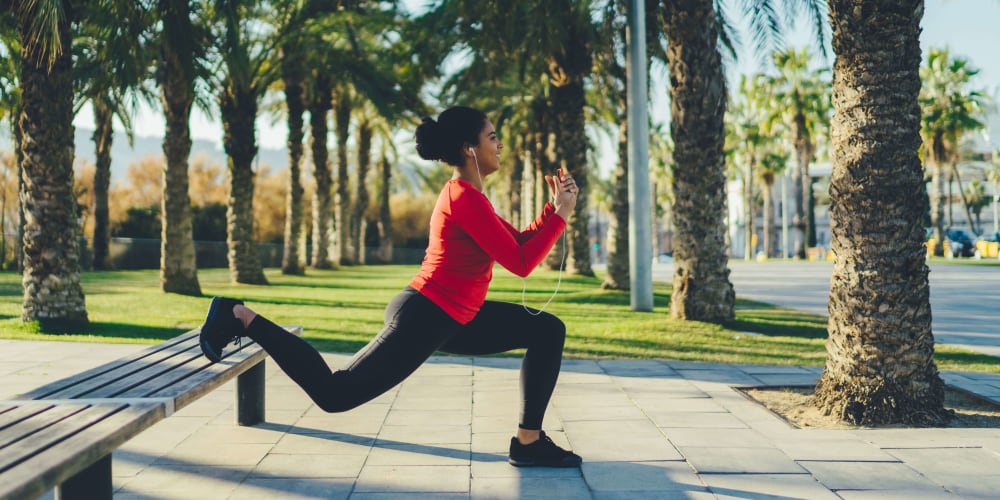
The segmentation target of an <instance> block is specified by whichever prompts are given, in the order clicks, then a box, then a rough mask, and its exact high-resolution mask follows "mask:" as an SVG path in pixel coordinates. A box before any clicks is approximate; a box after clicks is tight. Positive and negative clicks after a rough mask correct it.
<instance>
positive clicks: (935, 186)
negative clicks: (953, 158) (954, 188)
mask: <svg viewBox="0 0 1000 500" xmlns="http://www.w3.org/2000/svg"><path fill="white" fill-rule="evenodd" d="M945 155H946V152H945V145H944V137H942V134H941V133H940V132H939V133H937V134H935V135H934V138H933V139H932V140H931V144H930V150H929V151H928V156H929V157H928V158H927V163H929V164H930V165H931V193H930V204H931V226H933V227H934V250H933V252H934V255H935V256H936V257H941V256H942V255H944V235H945V232H944V207H945V204H946V203H945V182H944V178H945V171H944V165H943V162H944V157H945Z"/></svg>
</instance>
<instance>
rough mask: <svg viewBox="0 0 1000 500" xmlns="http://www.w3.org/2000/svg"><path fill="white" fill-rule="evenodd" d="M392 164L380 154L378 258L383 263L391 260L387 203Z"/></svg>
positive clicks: (388, 206)
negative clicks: (380, 181)
mask: <svg viewBox="0 0 1000 500" xmlns="http://www.w3.org/2000/svg"><path fill="white" fill-rule="evenodd" d="M391 181H392V164H391V163H389V159H388V158H386V157H385V156H382V183H381V186H380V189H379V211H378V214H379V217H378V219H379V226H378V236H379V252H378V253H379V258H380V259H382V262H383V263H386V264H388V263H390V262H392V211H391V209H390V205H389V196H390V193H391V192H392V189H391V187H392V185H391V184H390V182H391Z"/></svg>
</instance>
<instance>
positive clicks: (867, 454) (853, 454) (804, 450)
mask: <svg viewBox="0 0 1000 500" xmlns="http://www.w3.org/2000/svg"><path fill="white" fill-rule="evenodd" d="M805 432H806V433H803V432H801V431H800V432H798V433H795V434H790V435H789V437H788V438H787V439H781V440H777V441H775V446H776V447H778V449H780V450H781V451H783V452H785V454H786V455H788V456H789V457H791V458H792V459H793V460H813V461H860V462H896V461H898V459H897V458H896V457H894V456H892V455H890V454H888V453H886V452H885V451H883V450H882V449H880V448H879V447H878V446H874V445H872V444H871V443H868V442H865V441H862V440H860V439H852V438H850V437H848V436H845V437H842V438H840V437H822V436H823V435H819V436H816V437H813V436H810V435H809V434H808V431H805Z"/></svg>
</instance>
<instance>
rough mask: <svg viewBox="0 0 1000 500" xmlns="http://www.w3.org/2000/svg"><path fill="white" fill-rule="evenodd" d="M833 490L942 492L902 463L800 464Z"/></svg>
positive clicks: (938, 487)
mask: <svg viewBox="0 0 1000 500" xmlns="http://www.w3.org/2000/svg"><path fill="white" fill-rule="evenodd" d="M799 465H801V466H802V467H805V468H806V469H807V470H808V471H809V472H810V473H812V475H813V476H815V477H816V479H817V480H818V481H819V482H821V483H823V485H824V486H826V487H827V488H830V489H831V490H835V491H838V492H839V491H840V490H907V491H909V490H913V491H927V492H935V491H941V490H942V488H941V487H940V486H938V485H936V484H934V483H932V482H931V481H929V480H928V479H927V478H925V477H924V476H922V475H920V474H919V473H917V472H916V471H915V470H913V469H911V468H910V467H908V466H907V465H906V464H901V463H886V462H799Z"/></svg>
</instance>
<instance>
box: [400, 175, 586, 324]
mask: <svg viewBox="0 0 1000 500" xmlns="http://www.w3.org/2000/svg"><path fill="white" fill-rule="evenodd" d="M565 228H566V221H565V220H564V219H563V218H562V217H560V216H559V215H558V214H556V212H555V207H553V206H552V204H551V203H546V204H545V208H544V209H543V210H542V213H541V215H539V216H538V218H537V219H535V221H534V222H532V223H531V224H530V225H529V226H528V227H527V228H525V229H524V230H523V231H518V230H517V229H516V228H515V227H514V226H512V225H511V224H510V223H509V222H507V221H506V220H504V219H503V218H502V217H500V216H499V215H497V213H496V211H495V210H494V209H493V205H491V204H490V202H489V200H488V199H486V196H485V195H483V193H481V192H479V191H478V190H477V189H476V188H474V187H473V186H472V185H471V184H469V183H468V182H465V181H463V180H457V179H452V180H450V181H448V183H447V184H445V186H444V189H442V190H441V195H440V196H438V199H437V204H435V205H434V212H433V213H432V214H431V228H430V236H429V242H428V245H427V253H426V255H425V256H424V262H423V264H422V265H421V266H420V271H419V272H418V273H417V275H416V276H415V277H414V278H413V280H412V281H411V282H410V286H412V287H413V288H415V289H416V290H418V291H420V293H422V294H423V295H424V296H426V297H427V298H428V299H430V300H431V302H434V303H435V304H437V305H438V306H439V307H441V309H443V310H444V311H445V312H446V313H448V315H449V316H451V317H452V318H454V319H455V321H458V322H459V323H461V324H463V325H464V324H466V323H468V322H469V321H472V318H474V317H475V316H476V313H478V312H479V308H480V307H482V305H483V302H484V301H485V300H486V291H487V289H488V288H489V285H490V280H491V279H492V278H493V263H494V262H499V263H500V265H501V266H503V267H505V268H506V269H507V270H509V271H510V272H512V273H514V274H516V275H518V276H521V277H525V276H527V275H528V274H530V273H531V271H532V270H533V269H535V267H537V266H538V264H539V263H541V262H542V259H544V258H545V256H546V255H547V254H548V253H549V250H551V249H552V246H553V245H555V244H556V242H557V241H559V235H560V234H562V231H563V229H565Z"/></svg>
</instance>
